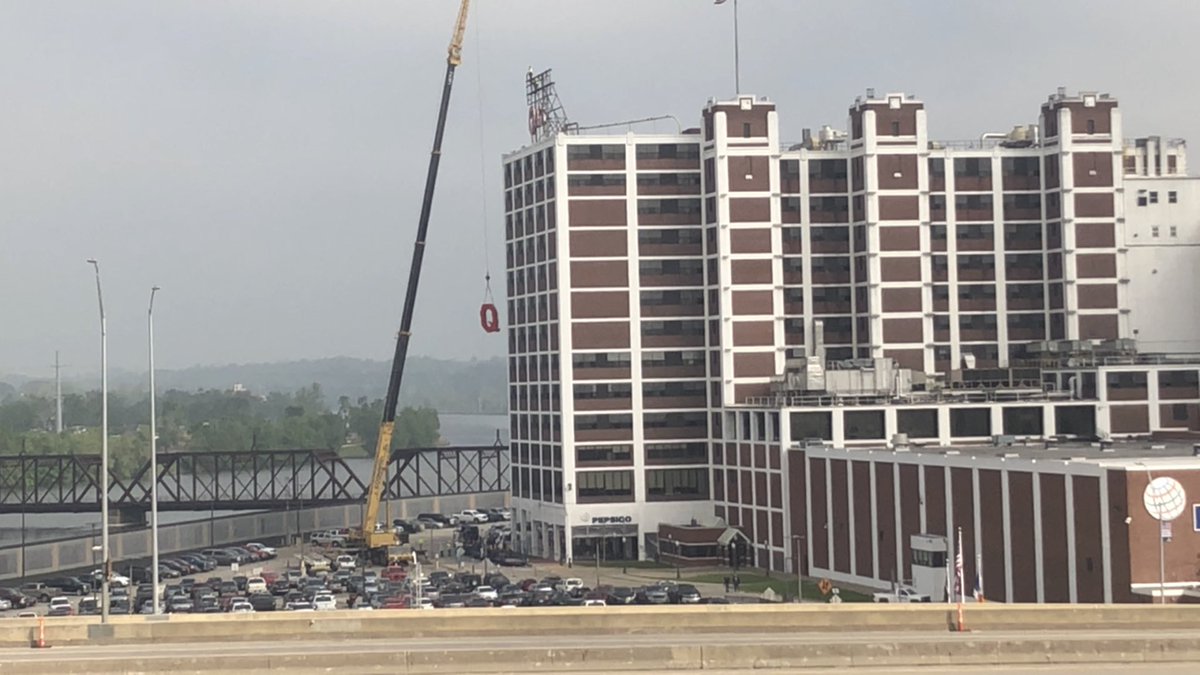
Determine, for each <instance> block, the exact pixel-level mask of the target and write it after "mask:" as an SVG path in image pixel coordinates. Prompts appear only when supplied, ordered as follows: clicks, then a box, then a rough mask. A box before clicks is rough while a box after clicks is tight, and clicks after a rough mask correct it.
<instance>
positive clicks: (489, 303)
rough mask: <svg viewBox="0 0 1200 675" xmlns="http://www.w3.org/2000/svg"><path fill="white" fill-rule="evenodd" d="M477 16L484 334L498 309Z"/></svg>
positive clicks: (495, 322) (495, 323) (491, 329)
mask: <svg viewBox="0 0 1200 675" xmlns="http://www.w3.org/2000/svg"><path fill="white" fill-rule="evenodd" d="M479 23H480V22H479V15H478V13H476V16H475V24H474V26H473V31H474V33H475V35H474V39H475V53H476V55H477V60H476V63H477V65H476V66H475V102H476V105H475V108H476V112H477V113H478V114H479V191H480V197H479V206H480V209H481V210H482V212H483V213H482V218H481V220H480V222H481V223H483V303H482V304H481V305H480V306H479V325H480V327H481V328H483V332H485V333H499V332H500V310H498V309H496V303H495V300H494V299H493V298H492V259H491V254H490V252H489V250H488V249H490V248H491V243H490V241H489V239H488V230H489V229H490V228H489V227H488V208H487V195H488V191H487V153H486V151H485V150H484V144H483V139H484V127H483V73H482V70H483V69H482V65H483V54H482V53H483V49H482V40H480V38H479Z"/></svg>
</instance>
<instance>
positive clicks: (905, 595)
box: [871, 586, 930, 603]
mask: <svg viewBox="0 0 1200 675" xmlns="http://www.w3.org/2000/svg"><path fill="white" fill-rule="evenodd" d="M871 599H872V600H873V601H875V602H905V603H907V602H929V601H930V597H929V596H928V595H924V594H922V593H918V592H917V589H915V588H913V587H912V586H898V587H896V588H895V589H894V590H891V591H883V592H881V593H875V594H872V596H871Z"/></svg>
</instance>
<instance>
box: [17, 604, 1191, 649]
mask: <svg viewBox="0 0 1200 675" xmlns="http://www.w3.org/2000/svg"><path fill="white" fill-rule="evenodd" d="M953 614H954V612H953V609H952V608H947V606H945V605H921V606H917V605H909V606H904V605H860V606H849V605H841V606H829V605H808V606H805V605H707V606H695V607H680V606H672V607H606V608H604V609H603V610H596V609H594V608H573V607H545V608H516V609H505V610H500V609H456V610H446V611H432V612H418V611H411V612H408V611H387V612H356V611H348V610H344V611H334V612H320V613H316V614H312V613H304V614H293V613H290V612H263V613H259V614H251V615H246V616H238V617H231V616H229V615H219V614H218V615H207V614H195V615H189V614H184V615H165V616H161V617H151V616H114V617H111V620H110V622H109V623H108V624H107V625H102V624H100V623H99V620H98V617H62V618H52V619H47V620H46V636H47V639H48V640H49V641H50V643H51V644H55V645H72V644H85V643H93V644H94V643H96V642H103V643H178V642H212V641H226V642H229V641H271V642H275V641H279V640H304V639H317V638H320V639H326V640H329V639H347V640H350V639H369V638H403V637H422V638H442V637H463V636H509V635H512V636H522V637H524V638H527V637H528V636H530V635H541V634H546V635H628V634H632V633H643V634H646V633H651V634H661V633H685V634H692V633H794V634H797V635H803V634H805V633H839V632H893V633H894V632H897V631H909V632H920V631H924V632H931V633H937V634H945V633H946V632H947V631H948V630H949V626H950V625H951V622H952V621H953ZM967 623H968V628H971V629H974V630H977V631H983V632H984V633H983V634H986V631H994V632H1003V631H1008V632H1013V631H1072V630H1119V631H1126V632H1127V633H1128V634H1129V635H1135V634H1138V633H1141V632H1143V631H1147V630H1164V631H1165V630H1176V631H1179V630H1186V631H1196V630H1197V626H1200V606H1195V605H1124V606H1115V605H1058V606H1054V605H990V606H986V607H976V608H972V609H971V610H970V611H968V613H967ZM36 629H37V622H36V620H32V619H6V620H4V621H3V622H0V647H6V646H7V647H13V646H22V645H28V644H29V642H30V640H31V639H32V636H33V634H34V631H35V630H36ZM1196 637H1197V639H1200V633H1197V635H1196Z"/></svg>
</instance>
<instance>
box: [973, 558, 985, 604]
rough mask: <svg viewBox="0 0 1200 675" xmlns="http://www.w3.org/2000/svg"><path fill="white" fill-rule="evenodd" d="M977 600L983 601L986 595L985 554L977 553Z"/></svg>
mask: <svg viewBox="0 0 1200 675" xmlns="http://www.w3.org/2000/svg"><path fill="white" fill-rule="evenodd" d="M975 586H976V589H975V593H976V597H975V601H976V602H983V601H984V598H985V597H986V596H985V595H984V593H983V554H982V553H976V554H975Z"/></svg>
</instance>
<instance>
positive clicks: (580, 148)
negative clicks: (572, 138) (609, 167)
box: [518, 145, 625, 182]
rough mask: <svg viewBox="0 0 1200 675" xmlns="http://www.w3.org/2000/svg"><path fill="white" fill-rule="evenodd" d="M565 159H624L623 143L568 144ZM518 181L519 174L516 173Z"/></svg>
mask: <svg viewBox="0 0 1200 675" xmlns="http://www.w3.org/2000/svg"><path fill="white" fill-rule="evenodd" d="M567 159H568V160H572V159H619V160H624V159H625V146H623V145H568V146H567ZM518 182H520V174H518Z"/></svg>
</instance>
